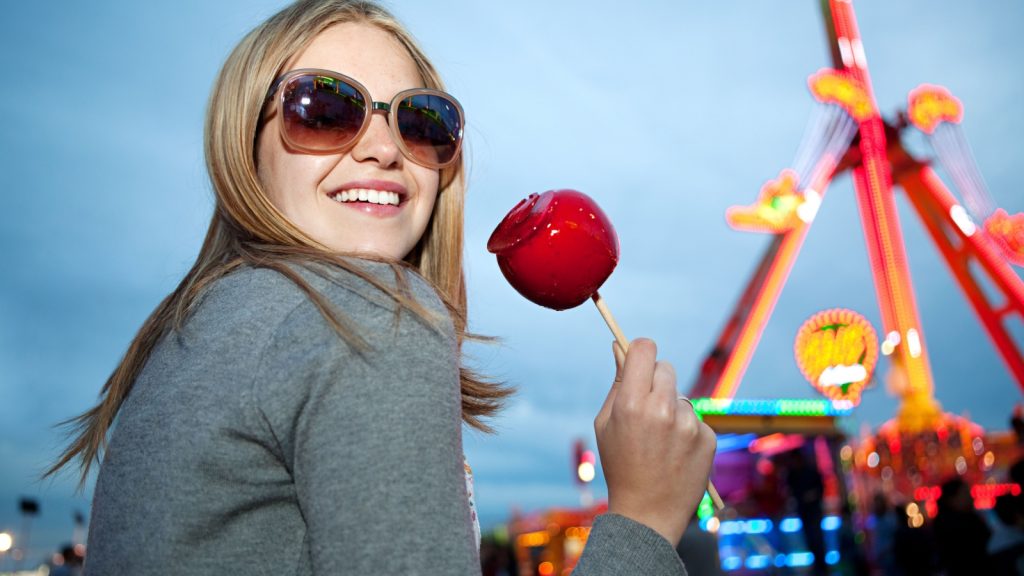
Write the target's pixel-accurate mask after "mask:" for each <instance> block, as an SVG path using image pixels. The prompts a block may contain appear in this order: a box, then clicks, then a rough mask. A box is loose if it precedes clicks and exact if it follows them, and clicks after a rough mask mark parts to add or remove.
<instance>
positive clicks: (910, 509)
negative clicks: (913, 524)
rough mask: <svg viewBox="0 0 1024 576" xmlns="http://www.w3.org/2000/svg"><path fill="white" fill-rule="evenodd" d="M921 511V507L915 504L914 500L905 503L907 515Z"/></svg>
mask: <svg viewBox="0 0 1024 576" xmlns="http://www.w3.org/2000/svg"><path fill="white" fill-rule="evenodd" d="M920 513H921V509H920V508H919V507H918V506H917V503H916V502H911V503H910V504H907V516H917V515H918V514H920Z"/></svg>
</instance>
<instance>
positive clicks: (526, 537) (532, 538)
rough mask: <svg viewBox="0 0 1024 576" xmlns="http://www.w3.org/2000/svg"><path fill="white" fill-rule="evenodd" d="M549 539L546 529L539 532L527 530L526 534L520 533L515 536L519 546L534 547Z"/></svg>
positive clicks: (543, 543) (545, 542)
mask: <svg viewBox="0 0 1024 576" xmlns="http://www.w3.org/2000/svg"><path fill="white" fill-rule="evenodd" d="M550 541H551V536H550V535H548V533H547V532H546V531H539V532H527V533H526V534H520V535H519V537H518V538H516V543H517V544H519V547H520V548H535V547H537V546H544V545H545V544H547V543H548V542H550Z"/></svg>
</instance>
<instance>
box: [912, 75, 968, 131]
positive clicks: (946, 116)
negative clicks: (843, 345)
mask: <svg viewBox="0 0 1024 576" xmlns="http://www.w3.org/2000/svg"><path fill="white" fill-rule="evenodd" d="M963 115H964V109H963V105H962V104H960V101H959V100H957V99H956V97H955V96H953V95H952V94H951V93H950V92H949V90H946V89H945V88H943V87H942V86H933V85H931V84H922V85H920V86H918V87H917V88H914V89H913V90H911V91H910V94H908V95H907V116H908V117H909V118H910V122H911V123H912V124H913V125H914V126H917V128H918V129H919V130H922V131H924V132H927V133H928V134H931V133H932V132H934V131H935V127H936V126H938V125H939V123H940V122H952V123H958V122H960V120H961V119H963Z"/></svg>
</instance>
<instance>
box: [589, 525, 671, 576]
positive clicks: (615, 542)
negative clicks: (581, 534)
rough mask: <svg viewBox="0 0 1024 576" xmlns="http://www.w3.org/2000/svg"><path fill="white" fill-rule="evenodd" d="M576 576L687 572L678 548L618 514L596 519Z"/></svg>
mask: <svg viewBox="0 0 1024 576" xmlns="http://www.w3.org/2000/svg"><path fill="white" fill-rule="evenodd" d="M572 573H573V576H612V575H614V574H644V575H645V576H686V568H684V567H683V562H682V560H680V559H679V555H678V554H677V553H676V550H675V548H673V547H672V544H670V543H669V541H668V540H665V538H664V537H663V536H661V535H660V534H658V533H657V532H655V531H654V530H652V529H651V528H649V527H647V526H645V525H644V524H641V523H639V522H636V521H634V520H631V519H629V518H626V517H625V516H620V515H618V514H602V515H601V516H598V517H597V520H595V521H594V526H593V527H592V528H591V530H590V537H589V538H588V539H587V546H586V548H584V549H583V554H582V555H581V556H580V560H579V562H578V563H577V564H576V569H575V570H573V572H572Z"/></svg>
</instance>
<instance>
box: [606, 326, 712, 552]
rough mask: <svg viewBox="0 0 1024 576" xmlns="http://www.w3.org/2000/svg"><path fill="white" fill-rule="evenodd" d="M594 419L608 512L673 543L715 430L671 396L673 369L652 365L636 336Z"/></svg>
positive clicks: (697, 494)
mask: <svg viewBox="0 0 1024 576" xmlns="http://www.w3.org/2000/svg"><path fill="white" fill-rule="evenodd" d="M613 347H614V351H615V356H616V358H615V359H616V362H615V363H616V368H617V369H616V374H615V381H614V383H613V384H612V389H611V391H610V392H609V393H608V397H607V398H606V399H605V402H604V406H602V407H601V411H600V412H599V413H598V414H597V418H595V419H594V430H595V432H596V433H597V448H598V450H599V451H600V453H601V467H602V468H603V469H604V476H605V479H606V480H607V482H608V511H609V512H612V513H615V514H620V515H622V516H626V517H627V518H630V519H633V520H636V521H637V522H641V523H643V524H646V525H647V526H649V527H650V528H652V529H654V530H655V531H657V532H658V533H659V534H661V535H662V536H664V537H665V539H666V540H668V541H669V542H671V543H672V545H673V546H675V545H676V544H678V542H679V539H680V538H681V537H682V535H683V531H684V530H686V525H687V524H688V523H689V521H690V518H692V517H693V513H694V511H695V510H696V509H697V505H698V504H699V503H700V500H701V498H702V497H703V495H704V490H705V488H706V486H707V483H708V474H709V472H710V470H711V462H712V460H713V459H714V456H715V445H716V439H715V433H714V432H712V431H711V428H709V427H708V426H707V425H706V424H704V423H703V422H701V421H700V420H699V419H698V418H697V415H696V414H694V412H693V406H691V405H690V403H689V402H688V401H686V400H683V399H681V398H680V397H679V394H678V392H676V373H675V369H673V368H672V365H671V364H669V363H668V362H658V361H657V352H658V350H657V347H656V346H655V344H654V342H653V341H651V340H647V339H644V338H638V339H636V340H634V341H633V342H632V344H630V347H629V352H628V353H627V354H625V358H623V354H622V349H621V348H620V347H619V346H618V344H614V345H613Z"/></svg>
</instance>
